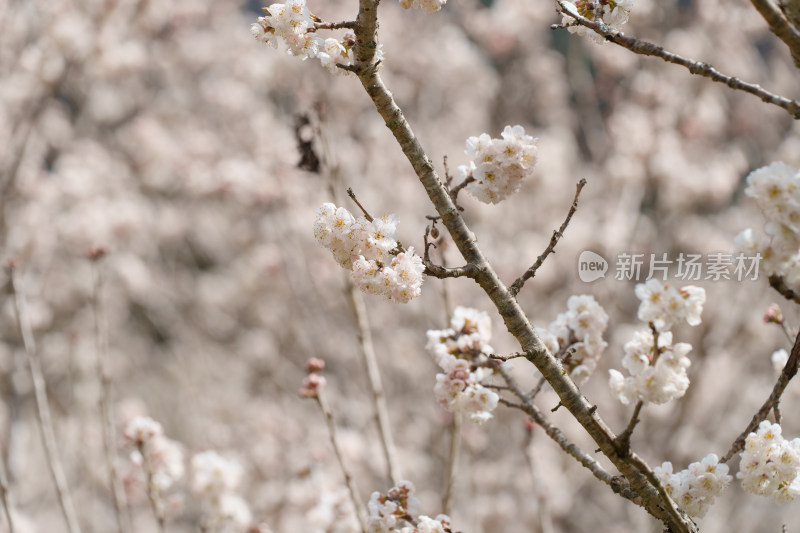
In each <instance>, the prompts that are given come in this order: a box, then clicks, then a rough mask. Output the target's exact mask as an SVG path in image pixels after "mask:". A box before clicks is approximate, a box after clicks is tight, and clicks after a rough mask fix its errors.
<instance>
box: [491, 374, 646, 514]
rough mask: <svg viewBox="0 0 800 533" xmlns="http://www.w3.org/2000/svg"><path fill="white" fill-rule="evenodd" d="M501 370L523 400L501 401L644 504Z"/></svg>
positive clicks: (611, 484)
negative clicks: (572, 440)
mask: <svg viewBox="0 0 800 533" xmlns="http://www.w3.org/2000/svg"><path fill="white" fill-rule="evenodd" d="M499 372H500V375H501V376H503V379H504V380H505V381H506V383H508V387H509V389H511V391H512V392H513V393H514V394H515V395H516V396H517V398H519V399H520V401H521V402H522V403H519V404H517V403H512V402H509V401H508V400H506V399H504V398H500V403H502V404H503V405H506V406H508V407H513V408H515V409H519V410H520V411H522V412H524V413H525V414H527V415H528V416H529V417H531V419H532V420H533V421H534V422H536V424H537V425H539V426H540V427H541V428H542V429H544V432H545V433H546V434H547V436H548V437H550V438H551V439H553V441H555V443H556V444H558V445H559V446H560V447H561V449H562V450H564V451H565V452H566V453H567V454H568V455H570V456H572V457H573V458H574V459H575V460H576V461H578V462H579V463H580V464H582V465H583V466H584V467H586V468H587V469H588V470H589V471H590V472H591V473H592V475H594V477H596V478H597V479H599V480H600V481H602V482H603V483H605V484H607V485H608V486H609V487H611V489H612V490H613V491H614V492H616V493H617V494H619V495H621V496H622V497H623V498H627V499H628V500H631V501H632V502H634V503H636V504H637V505H642V503H641V499H640V498H639V496H638V495H637V494H636V493H635V492H634V491H632V490H630V488H629V487H628V486H627V483H625V482H624V481H621V480H620V479H619V478H615V477H614V476H612V475H611V474H609V473H608V472H607V471H606V470H605V469H604V468H603V467H602V466H601V465H600V463H598V462H597V461H596V460H595V459H594V457H592V456H590V455H588V454H587V453H585V452H584V451H583V450H581V449H580V448H578V446H576V445H575V444H574V443H572V442H571V441H570V440H569V439H567V437H566V436H565V435H564V433H562V432H561V430H560V429H558V428H557V427H556V426H554V425H552V424H551V423H550V422H549V421H548V420H547V418H546V417H545V416H544V414H543V413H542V412H541V411H540V410H539V408H538V407H536V405H535V404H534V403H533V402H532V401H531V400H530V398H529V397H528V396H527V395H526V394H525V393H523V392H522V389H520V388H519V385H518V384H517V382H516V380H515V379H514V378H513V377H511V375H510V374H509V373H508V372H507V371H506V370H505V369H503V368H502V367H500V369H499Z"/></svg>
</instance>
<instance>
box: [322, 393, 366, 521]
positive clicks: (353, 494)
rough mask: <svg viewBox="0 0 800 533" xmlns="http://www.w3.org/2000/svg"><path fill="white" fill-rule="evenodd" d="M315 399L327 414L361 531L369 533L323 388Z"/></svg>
mask: <svg viewBox="0 0 800 533" xmlns="http://www.w3.org/2000/svg"><path fill="white" fill-rule="evenodd" d="M314 399H315V400H316V401H317V405H319V408H320V409H321V410H322V414H323V415H324V416H325V423H326V424H327V426H328V436H329V437H330V439H331V446H333V453H334V454H335V455H336V459H337V460H338V461H339V467H340V468H341V469H342V474H343V475H344V482H345V484H346V485H347V490H348V491H350V500H351V501H352V502H353V507H354V509H355V513H356V517H357V518H358V524H359V526H360V527H361V532H362V533H367V523H366V521H365V519H364V516H365V514H366V513H365V511H364V505H363V504H362V503H361V496H359V494H358V487H356V482H355V479H353V476H352V474H350V470H348V468H347V466H346V465H345V464H344V456H342V450H341V448H340V447H339V437H338V436H337V433H336V423H335V422H334V421H333V413H332V412H331V410H330V408H329V407H328V403H327V402H326V401H325V396H324V395H323V393H322V391H321V390H320V391H317V395H316V396H314Z"/></svg>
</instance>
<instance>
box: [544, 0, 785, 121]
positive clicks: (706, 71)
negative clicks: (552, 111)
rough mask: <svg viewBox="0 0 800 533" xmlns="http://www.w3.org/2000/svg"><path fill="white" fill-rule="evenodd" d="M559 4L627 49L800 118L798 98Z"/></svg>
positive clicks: (576, 19)
mask: <svg viewBox="0 0 800 533" xmlns="http://www.w3.org/2000/svg"><path fill="white" fill-rule="evenodd" d="M556 1H557V2H558V5H559V6H560V8H561V12H562V13H565V14H567V15H569V16H570V17H572V18H573V19H574V20H575V24H579V25H581V26H585V27H587V28H590V29H592V30H594V31H595V33H598V34H599V35H602V36H603V37H605V39H606V40H607V41H610V42H612V43H614V44H617V45H619V46H621V47H623V48H627V49H628V50H630V51H631V52H633V53H635V54H639V55H644V56H654V57H659V58H661V59H663V60H664V61H666V62H667V63H672V64H675V65H680V66H682V67H684V68H686V69H687V70H688V71H689V72H691V73H692V74H695V75H697V76H702V77H704V78H709V79H710V80H711V81H716V82H719V83H724V84H725V85H727V86H728V87H730V88H731V89H733V90H735V91H744V92H746V93H750V94H752V95H755V96H758V97H759V98H761V100H763V101H764V102H766V103H768V104H772V105H776V106H778V107H780V108H782V109H784V110H786V112H787V113H789V114H790V115H791V116H793V117H794V118H795V119H800V102H798V101H796V100H790V99H788V98H784V97H783V96H779V95H777V94H773V93H771V92H769V91H766V90H764V89H763V88H761V87H760V86H759V85H756V84H754V83H747V82H745V81H742V80H740V79H738V78H734V77H733V76H728V75H725V74H723V73H721V72H720V71H718V70H717V69H715V68H714V67H712V66H711V65H709V64H708V63H702V62H699V61H693V60H691V59H688V58H685V57H682V56H679V55H678V54H675V53H672V52H669V51H667V50H665V49H664V48H663V47H661V46H658V45H657V44H653V43H650V42H647V41H642V40H639V39H634V38H633V37H628V36H627V35H625V34H623V33H620V32H618V31H616V30H613V29H611V28H610V27H609V26H607V25H605V24H603V23H602V22H595V21H591V20H588V19H586V18H584V17H582V16H580V15H579V14H578V13H577V12H576V11H575V10H574V8H570V7H569V5H568V4H567V3H566V2H565V1H564V0H556ZM560 27H562V26H558V25H555V26H552V28H553V29H557V28H560Z"/></svg>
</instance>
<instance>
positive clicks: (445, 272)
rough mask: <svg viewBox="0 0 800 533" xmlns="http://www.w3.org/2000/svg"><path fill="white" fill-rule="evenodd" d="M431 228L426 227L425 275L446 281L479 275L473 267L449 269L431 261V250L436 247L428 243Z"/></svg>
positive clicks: (465, 266)
mask: <svg viewBox="0 0 800 533" xmlns="http://www.w3.org/2000/svg"><path fill="white" fill-rule="evenodd" d="M430 232H431V228H430V226H426V227H425V235H424V236H423V242H424V244H425V252H424V253H423V256H422V264H423V265H425V274H426V275H428V276H433V277H434V278H439V279H446V278H462V277H466V278H474V277H475V275H476V274H477V273H478V270H477V269H476V268H475V267H474V266H473V265H469V264H468V265H464V266H462V267H455V268H447V267H445V266H441V265H437V264H435V263H434V262H433V261H432V260H431V256H430V249H431V247H432V246H434V247H435V245H434V244H433V243H432V242H430V241H428V236H429V235H430Z"/></svg>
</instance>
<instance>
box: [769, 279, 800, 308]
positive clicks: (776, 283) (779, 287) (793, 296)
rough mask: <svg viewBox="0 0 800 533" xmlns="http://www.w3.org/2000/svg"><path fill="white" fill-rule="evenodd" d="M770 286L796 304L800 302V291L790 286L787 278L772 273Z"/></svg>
mask: <svg viewBox="0 0 800 533" xmlns="http://www.w3.org/2000/svg"><path fill="white" fill-rule="evenodd" d="M769 286H770V287H772V288H773V289H775V290H776V291H778V292H779V293H780V295H781V296H783V297H784V298H786V299H787V300H789V301H791V302H794V303H796V304H800V293H797V292H795V291H794V290H792V289H791V288H789V286H788V285H787V284H786V280H785V279H783V276H779V275H778V274H772V275H770V277H769Z"/></svg>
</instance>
